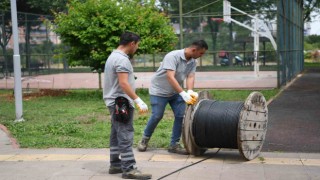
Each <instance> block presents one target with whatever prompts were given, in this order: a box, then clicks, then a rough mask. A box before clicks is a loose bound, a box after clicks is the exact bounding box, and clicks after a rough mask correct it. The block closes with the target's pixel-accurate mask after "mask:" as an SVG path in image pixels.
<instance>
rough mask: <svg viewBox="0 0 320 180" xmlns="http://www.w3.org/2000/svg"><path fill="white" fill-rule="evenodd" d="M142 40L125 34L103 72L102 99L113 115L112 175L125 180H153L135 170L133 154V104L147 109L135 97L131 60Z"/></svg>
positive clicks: (133, 35) (128, 33)
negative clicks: (119, 174) (130, 57)
mask: <svg viewBox="0 0 320 180" xmlns="http://www.w3.org/2000/svg"><path fill="white" fill-rule="evenodd" d="M139 41H140V37H139V36H138V35H137V34H134V33H131V32H125V33H123V34H122V35H121V37H120V43H119V46H118V47H117V49H116V50H114V51H113V52H112V53H111V54H110V56H109V57H108V59H107V61H106V65H105V69H104V88H103V99H104V101H105V104H106V106H107V107H108V109H109V111H110V115H111V134H110V168H109V174H118V173H122V178H124V179H150V178H151V174H144V173H142V172H140V171H139V170H138V169H137V168H136V167H135V164H136V161H135V158H134V154H133V151H132V144H133V135H134V129H133V114H134V103H136V105H137V107H138V109H139V111H140V112H141V113H144V112H147V111H148V107H147V105H146V104H145V103H144V102H143V101H142V100H141V99H140V98H139V97H138V96H137V94H136V93H135V85H134V81H135V79H134V75H133V68H132V65H131V63H130V60H129V56H131V55H133V54H134V53H135V52H136V50H137V49H138V45H139Z"/></svg>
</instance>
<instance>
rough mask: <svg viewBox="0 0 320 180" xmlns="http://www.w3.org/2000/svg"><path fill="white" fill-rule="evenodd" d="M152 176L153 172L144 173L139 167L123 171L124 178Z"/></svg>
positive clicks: (148, 177)
mask: <svg viewBox="0 0 320 180" xmlns="http://www.w3.org/2000/svg"><path fill="white" fill-rule="evenodd" d="M151 177H152V175H151V174H144V173H142V172H141V171H139V170H138V169H137V168H134V169H130V170H129V171H127V172H123V173H122V178H123V179H151Z"/></svg>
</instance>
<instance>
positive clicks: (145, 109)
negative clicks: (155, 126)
mask: <svg viewBox="0 0 320 180" xmlns="http://www.w3.org/2000/svg"><path fill="white" fill-rule="evenodd" d="M133 101H134V102H135V103H136V104H137V106H138V109H139V112H140V113H145V112H148V106H147V104H146V103H144V102H143V101H142V100H141V99H140V98H139V97H138V98H137V99H135V100H133Z"/></svg>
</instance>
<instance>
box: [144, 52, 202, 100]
mask: <svg viewBox="0 0 320 180" xmlns="http://www.w3.org/2000/svg"><path fill="white" fill-rule="evenodd" d="M196 67H197V63H196V60H195V59H190V60H189V61H187V60H186V57H185V55H184V49H181V50H175V51H171V52H169V53H168V54H167V55H166V56H165V57H164V59H163V61H162V63H161V65H160V67H159V69H158V70H157V72H156V74H154V75H153V77H152V79H151V86H150V88H149V94H150V95H155V96H162V97H170V96H172V95H174V94H176V93H177V92H176V91H175V90H174V89H173V87H172V86H171V84H170V83H169V81H168V79H167V70H173V71H175V78H176V80H177V81H178V83H179V84H180V86H181V87H183V81H184V80H185V79H186V78H187V76H188V75H189V74H190V73H194V72H195V71H196Z"/></svg>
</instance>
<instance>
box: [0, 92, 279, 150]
mask: <svg viewBox="0 0 320 180" xmlns="http://www.w3.org/2000/svg"><path fill="white" fill-rule="evenodd" d="M209 92H210V94H211V95H212V96H213V97H214V98H215V99H216V100H220V101H244V100H245V99H246V98H247V97H248V95H249V94H250V93H251V92H252V91H250V90H209ZM260 92H261V93H262V94H263V95H264V96H265V98H266V99H267V100H269V99H270V98H272V97H274V96H275V95H276V94H277V93H278V92H279V90H278V89H273V90H262V91H260ZM137 93H138V95H139V96H140V97H141V98H142V99H143V100H144V101H145V102H146V103H147V104H148V106H149V108H150V102H149V95H148V92H147V89H138V90H137ZM23 99H24V101H23V118H24V119H25V122H20V123H14V119H15V104H14V97H13V91H12V90H0V124H3V125H5V126H6V127H7V128H8V129H9V131H10V132H11V134H12V136H13V137H14V138H16V139H17V141H18V143H19V144H20V146H21V147H23V148H49V147H57V148H58V147H60V148H62V147H63V148H106V147H109V132H110V125H111V124H110V117H109V111H108V110H107V108H106V107H105V104H104V102H103V100H102V91H100V90H70V91H64V90H59V91H52V90H47V91H40V92H37V93H36V94H33V95H27V94H24V98H23ZM150 113H151V112H149V113H148V114H145V115H140V114H138V113H136V114H135V118H134V119H135V120H134V128H135V137H134V145H136V144H137V142H138V141H139V140H140V138H141V136H142V134H143V129H144V127H145V125H146V123H147V121H148V118H149V116H150ZM172 124H173V114H172V111H171V110H170V106H167V109H166V112H165V115H164V118H163V119H162V121H161V122H160V123H159V125H158V127H157V128H156V130H155V133H154V135H153V136H152V139H151V141H150V146H151V147H153V148H164V147H167V146H168V144H169V141H170V136H171V128H172Z"/></svg>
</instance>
